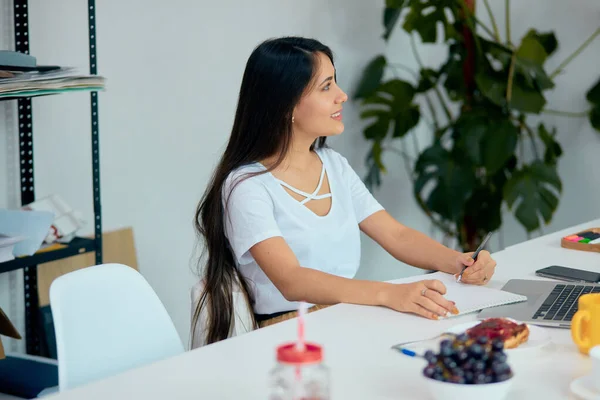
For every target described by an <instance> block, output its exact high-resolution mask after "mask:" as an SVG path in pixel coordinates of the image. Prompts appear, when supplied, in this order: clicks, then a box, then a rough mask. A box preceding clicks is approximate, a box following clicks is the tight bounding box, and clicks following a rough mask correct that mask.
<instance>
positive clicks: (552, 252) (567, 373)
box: [53, 219, 600, 400]
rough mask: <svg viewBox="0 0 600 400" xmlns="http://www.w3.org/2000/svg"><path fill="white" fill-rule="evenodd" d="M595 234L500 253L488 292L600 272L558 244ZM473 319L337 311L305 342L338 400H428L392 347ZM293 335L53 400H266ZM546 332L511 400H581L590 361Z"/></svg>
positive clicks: (564, 338)
mask: <svg viewBox="0 0 600 400" xmlns="http://www.w3.org/2000/svg"><path fill="white" fill-rule="evenodd" d="M598 226H600V219H598V220H595V221H590V222H588V223H585V224H582V225H579V226H576V227H572V228H569V229H566V230H564V231H561V232H557V233H554V234H550V235H546V236H544V237H541V238H538V239H535V240H532V241H530V242H526V243H523V244H520V245H515V246H512V247H510V248H509V249H506V250H504V251H501V252H497V253H495V254H494V258H495V259H496V260H497V262H498V267H497V270H496V274H495V275H494V278H493V279H492V281H491V282H490V283H489V285H490V286H493V287H501V286H502V285H503V284H504V283H505V282H506V281H507V280H508V279H510V278H519V277H529V278H532V279H539V278H536V277H535V276H534V274H533V272H534V271H535V270H536V269H539V268H543V267H546V266H548V265H552V264H557V265H564V266H570V267H574V268H581V269H589V270H594V269H595V270H599V269H600V254H598V253H592V252H582V251H574V250H567V249H563V248H561V247H560V237H561V236H563V235H565V234H567V233H571V232H574V231H577V230H579V229H585V228H588V227H598ZM474 319H475V315H474V314H472V315H466V316H462V317H459V318H454V319H450V320H442V321H429V320H425V319H423V318H420V317H416V316H412V315H407V314H402V313H397V312H393V311H391V310H388V309H384V308H378V307H364V306H354V305H347V304H341V305H337V306H334V307H330V308H327V309H324V310H321V311H318V312H316V313H312V314H309V315H308V316H307V318H306V324H307V327H306V329H307V332H306V335H307V340H310V341H315V342H319V343H321V344H323V345H324V349H325V361H326V364H327V365H328V366H329V368H330V370H331V374H332V379H331V382H332V396H333V399H344V400H350V399H360V400H365V399H399V398H402V399H408V398H410V399H427V398H429V397H428V393H427V390H426V388H425V387H423V385H421V384H420V380H421V379H423V378H422V377H421V370H422V367H423V362H422V361H421V360H417V359H413V358H410V357H406V356H403V355H401V354H398V353H396V352H394V351H392V350H390V346H392V345H393V344H395V343H398V342H400V341H404V340H411V339H418V338H426V337H431V336H434V335H435V334H437V333H439V332H442V331H443V330H445V329H446V328H447V327H449V326H450V325H454V324H457V323H462V322H465V321H470V320H474ZM295 329H296V323H295V321H294V320H292V321H286V322H283V323H280V324H277V325H273V326H271V327H268V328H264V329H260V330H257V331H254V332H251V333H248V334H245V335H242V336H239V337H236V338H232V339H229V340H226V341H223V342H220V343H216V344H214V345H210V346H206V347H204V348H201V349H197V350H194V351H191V352H187V353H185V354H183V355H181V356H178V357H174V358H172V359H168V360H164V361H162V362H158V363H156V364H154V365H150V366H146V367H143V368H140V369H137V370H133V371H129V372H126V373H124V374H121V375H118V376H115V377H111V378H109V379H106V380H103V381H100V382H96V383H93V384H90V385H88V386H85V387H81V388H78V389H75V390H72V391H70V392H65V393H62V394H59V395H57V396H55V397H53V398H56V399H57V400H58V399H60V400H70V399H86V400H94V399H102V400H105V399H108V398H112V399H127V400H129V399H144V400H153V399H156V400H159V399H160V400H163V399H194V400H197V399H211V400H212V399H235V400H240V399H265V398H267V396H266V393H267V384H266V380H267V377H268V375H269V370H270V369H271V368H272V367H273V365H274V363H275V359H274V356H275V354H274V350H275V347H276V345H278V344H279V343H281V342H284V341H289V340H293V339H294V337H295V334H296V330H295ZM550 332H551V337H552V344H551V345H549V346H547V347H546V348H545V349H544V350H543V351H540V353H539V357H535V358H534V359H525V360H518V362H516V361H515V362H513V363H512V367H513V369H514V371H515V385H514V388H513V392H511V394H510V396H509V398H511V399H528V398H536V399H537V398H542V399H544V400H551V399H568V398H573V399H574V398H575V397H574V396H573V395H572V394H571V393H570V390H569V383H570V382H571V381H572V380H573V379H574V378H576V377H579V376H581V375H584V374H585V373H587V372H588V370H589V368H590V361H589V359H588V358H587V357H586V356H583V355H581V354H580V353H579V352H578V351H577V348H576V347H575V345H574V344H573V342H572V341H571V336H570V331H569V330H566V329H550Z"/></svg>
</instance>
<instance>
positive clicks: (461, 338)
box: [456, 333, 469, 342]
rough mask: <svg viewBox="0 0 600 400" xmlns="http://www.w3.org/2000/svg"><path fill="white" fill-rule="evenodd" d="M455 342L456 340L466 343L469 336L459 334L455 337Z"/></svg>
mask: <svg viewBox="0 0 600 400" xmlns="http://www.w3.org/2000/svg"><path fill="white" fill-rule="evenodd" d="M456 340H458V341H459V342H466V341H467V340H469V335H467V334H466V333H461V334H460V335H458V336H457V337H456Z"/></svg>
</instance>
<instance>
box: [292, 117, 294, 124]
mask: <svg viewBox="0 0 600 400" xmlns="http://www.w3.org/2000/svg"><path fill="white" fill-rule="evenodd" d="M293 123H294V116H293V115H292V124H293Z"/></svg>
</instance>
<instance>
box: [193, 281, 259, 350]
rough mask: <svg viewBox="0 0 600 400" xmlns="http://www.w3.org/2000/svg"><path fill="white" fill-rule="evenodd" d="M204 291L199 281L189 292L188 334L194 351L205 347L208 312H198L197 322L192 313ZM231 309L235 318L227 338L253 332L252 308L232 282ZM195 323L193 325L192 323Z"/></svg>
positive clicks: (203, 310) (239, 288) (235, 283)
mask: <svg viewBox="0 0 600 400" xmlns="http://www.w3.org/2000/svg"><path fill="white" fill-rule="evenodd" d="M203 290H204V280H200V281H198V282H196V284H195V285H194V286H193V287H192V290H191V301H192V307H191V310H192V314H191V324H190V326H191V333H190V339H191V344H190V349H195V348H197V347H202V346H205V345H206V330H207V329H208V326H207V322H208V312H207V310H206V308H203V309H202V310H200V314H199V315H198V320H197V321H194V313H195V311H196V306H197V304H198V301H200V296H201V295H202V291H203ZM232 293H233V309H234V313H235V318H234V321H233V325H232V326H231V328H230V330H229V336H228V337H233V336H239V335H242V334H244V333H246V332H250V331H253V330H254V326H253V318H252V307H251V305H250V304H249V303H248V300H247V299H246V296H245V295H244V292H243V291H242V288H241V287H240V285H239V284H238V283H237V282H234V284H233V288H232ZM194 322H195V323H194Z"/></svg>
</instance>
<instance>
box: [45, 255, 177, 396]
mask: <svg viewBox="0 0 600 400" xmlns="http://www.w3.org/2000/svg"><path fill="white" fill-rule="evenodd" d="M50 306H51V309H52V316H53V319H54V329H55V335H56V350H57V359H58V382H59V389H60V390H61V391H63V390H66V389H70V388H73V387H76V386H79V385H83V384H85V383H88V382H92V381H95V380H98V379H102V378H105V377H108V376H111V375H115V374H118V373H120V372H123V371H126V370H128V369H132V368H136V367H139V366H143V365H146V364H149V363H152V362H154V361H158V360H161V359H164V358H167V357H171V356H174V355H177V354H180V353H183V352H184V350H185V349H184V347H183V344H182V342H181V338H180V337H179V335H178V333H177V331H176V330H175V327H174V325H173V322H172V320H171V318H170V317H169V315H168V313H167V310H166V309H165V307H164V306H163V304H162V302H161V301H160V299H159V298H158V296H157V295H156V293H155V292H154V290H153V289H152V288H151V287H150V285H149V284H148V282H147V281H146V280H145V279H144V278H143V277H142V275H141V274H140V273H139V272H137V271H136V270H135V269H133V268H130V267H128V266H125V265H122V264H102V265H96V266H92V267H87V268H84V269H81V270H77V271H74V272H71V273H68V274H65V275H63V276H60V277H59V278H57V279H55V280H54V282H52V285H51V286H50Z"/></svg>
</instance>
